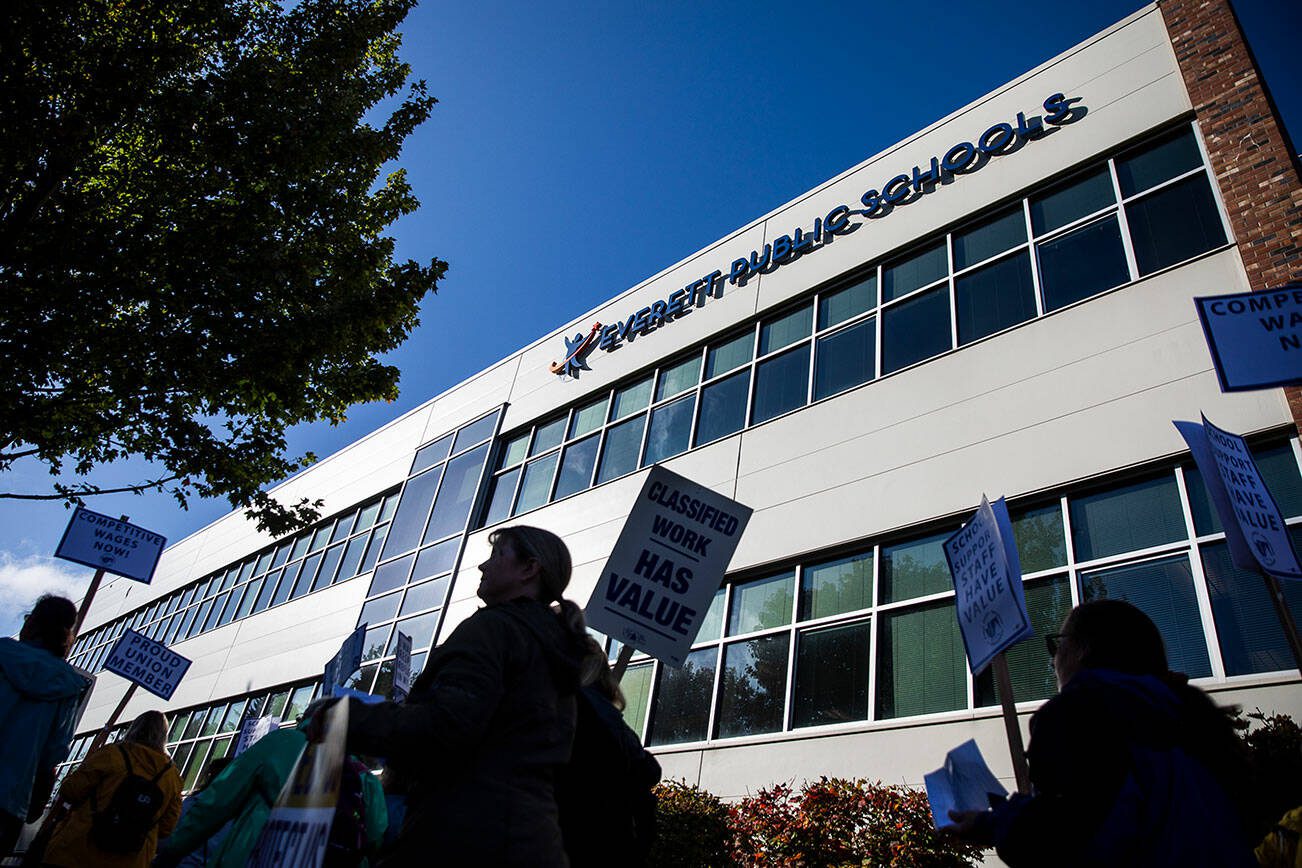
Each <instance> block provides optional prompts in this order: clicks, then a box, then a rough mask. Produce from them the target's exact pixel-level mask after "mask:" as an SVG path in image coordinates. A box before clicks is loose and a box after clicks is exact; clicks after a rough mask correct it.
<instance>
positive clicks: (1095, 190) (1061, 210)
mask: <svg viewBox="0 0 1302 868" xmlns="http://www.w3.org/2000/svg"><path fill="white" fill-rule="evenodd" d="M1116 203H1117V197H1116V194H1115V193H1113V191H1112V177H1111V174H1110V173H1109V172H1108V167H1107V166H1106V165H1102V166H1098V167H1096V168H1094V169H1091V170H1090V171H1088V172H1086V173H1085V174H1083V175H1078V176H1076V177H1075V178H1072V179H1071V180H1070V181H1067V182H1066V183H1064V184H1062V185H1060V186H1058V187H1056V188H1054V189H1052V190H1050V191H1049V192H1047V193H1044V194H1041V195H1039V196H1032V197H1031V201H1030V205H1031V226H1032V228H1033V229H1034V230H1035V234H1036V235H1044V234H1045V233H1047V232H1052V231H1054V230H1055V229H1061V228H1062V227H1063V226H1066V225H1068V224H1070V223H1075V222H1076V221H1077V220H1080V219H1081V218H1082V217H1088V216H1089V215H1091V214H1095V213H1097V212H1099V211H1101V210H1103V209H1104V208H1109V207H1111V206H1113V205H1115V204H1116Z"/></svg>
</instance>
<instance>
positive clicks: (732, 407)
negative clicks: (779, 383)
mask: <svg viewBox="0 0 1302 868" xmlns="http://www.w3.org/2000/svg"><path fill="white" fill-rule="evenodd" d="M749 391H750V369H747V370H745V371H740V372H738V373H736V374H733V375H732V376H730V377H725V378H724V379H722V380H719V381H718V382H715V383H711V384H710V385H708V386H706V387H705V388H704V389H702V390H701V413H700V418H699V420H698V421H697V423H696V445H698V446H699V445H700V444H702V443H710V442H712V441H714V440H718V439H719V438H720V437H727V436H728V435H729V434H733V433H735V432H737V431H740V430H741V429H742V428H743V427H745V425H746V397H747V393H748V392H749Z"/></svg>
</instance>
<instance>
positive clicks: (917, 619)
mask: <svg viewBox="0 0 1302 868" xmlns="http://www.w3.org/2000/svg"><path fill="white" fill-rule="evenodd" d="M880 623H881V630H882V634H881V636H880V637H878V640H877V716H878V717H879V718H892V717H906V716H909V715H914V714H931V713H933V712H937V711H954V710H955V709H959V708H966V707H967V657H966V656H965V655H964V652H963V638H962V636H961V635H960V633H959V631H958V620H957V618H956V616H955V613H954V603H953V601H952V600H950V601H948V602H941V603H934V604H931V605H928V606H920V607H918V608H916V609H908V610H906V611H898V610H895V611H890V612H886V613H884V614H883V615H882V616H881V619H880Z"/></svg>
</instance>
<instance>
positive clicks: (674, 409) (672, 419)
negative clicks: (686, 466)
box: [642, 394, 696, 467]
mask: <svg viewBox="0 0 1302 868" xmlns="http://www.w3.org/2000/svg"><path fill="white" fill-rule="evenodd" d="M695 410H696V395H694V394H693V395H688V396H687V397H686V398H679V399H678V400H677V401H672V402H670V403H668V404H663V405H661V406H659V407H656V408H655V409H654V410H652V411H651V429H650V430H649V431H647V435H646V454H645V455H644V456H643V457H642V466H644V467H645V466H647V465H649V464H655V463H656V462H657V461H664V460H666V459H668V458H672V457H674V456H675V455H677V454H678V453H680V452H686V451H687V447H688V446H689V445H691V438H692V414H693V413H694V412H695Z"/></svg>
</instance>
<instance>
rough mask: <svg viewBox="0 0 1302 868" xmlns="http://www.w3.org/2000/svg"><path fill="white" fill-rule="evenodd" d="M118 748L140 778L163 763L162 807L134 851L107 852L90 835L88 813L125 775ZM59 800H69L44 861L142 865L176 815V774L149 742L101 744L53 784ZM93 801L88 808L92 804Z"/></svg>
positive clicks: (72, 867) (83, 866)
mask: <svg viewBox="0 0 1302 868" xmlns="http://www.w3.org/2000/svg"><path fill="white" fill-rule="evenodd" d="M122 748H125V749H126V751H127V753H128V755H129V756H130V757H131V769H132V772H133V773H134V774H136V775H138V776H140V777H142V778H145V779H146V780H153V778H154V776H155V775H157V774H158V773H159V772H160V771H163V769H164V768H165V767H166V768H167V771H166V772H164V773H163V776H162V777H160V778H159V779H158V788H159V789H160V790H161V791H162V793H163V808H162V810H161V811H160V813H159V815H158V822H157V823H156V824H155V825H154V828H153V829H151V830H150V832H149V835H148V836H147V837H146V838H145V845H144V847H142V848H141V849H140V852H138V853H108V852H105V851H104V850H101V849H99V848H98V847H96V846H95V844H94V842H93V841H91V840H90V825H91V816H92V814H93V813H94V811H95V809H96V808H98V809H99V810H103V809H104V808H105V807H106V806H107V805H108V803H109V800H111V799H112V798H113V792H114V790H116V789H117V786H118V784H120V783H121V782H122V781H123V780H125V779H126V776H127V767H126V763H125V762H124V761H123V758H122ZM59 801H60V802H65V803H67V804H70V805H72V810H71V811H70V812H69V813H68V815H67V816H66V817H64V819H63V820H62V821H61V822H60V823H59V825H58V827H57V828H56V829H55V830H54V835H53V837H51V839H50V846H49V848H48V849H46V851H45V864H46V865H57V866H62V868H88V866H91V865H94V866H96V868H100V866H102V868H148V866H149V863H150V862H151V861H153V858H154V851H155V850H157V848H158V839H159V837H164V838H165V837H167V836H168V835H170V834H172V829H173V828H175V826H176V821H177V818H178V817H180V815H181V775H180V774H179V773H178V772H177V770H176V766H174V765H172V761H171V759H170V758H169V757H168V756H167V754H165V753H160V752H159V751H156V750H154V749H153V748H151V747H146V746H145V745H143V744H135V743H132V742H120V743H118V744H111V745H106V746H104V747H102V748H100V749H99V750H97V751H95V752H94V753H92V754H91V755H90V756H88V757H86V759H85V760H83V761H82V763H81V765H79V766H78V767H77V768H76V769H75V770H74V771H73V772H72V773H71V774H69V775H68V777H67V778H66V779H65V780H64V782H63V786H62V787H61V788H60V789H59ZM92 806H94V807H92Z"/></svg>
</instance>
